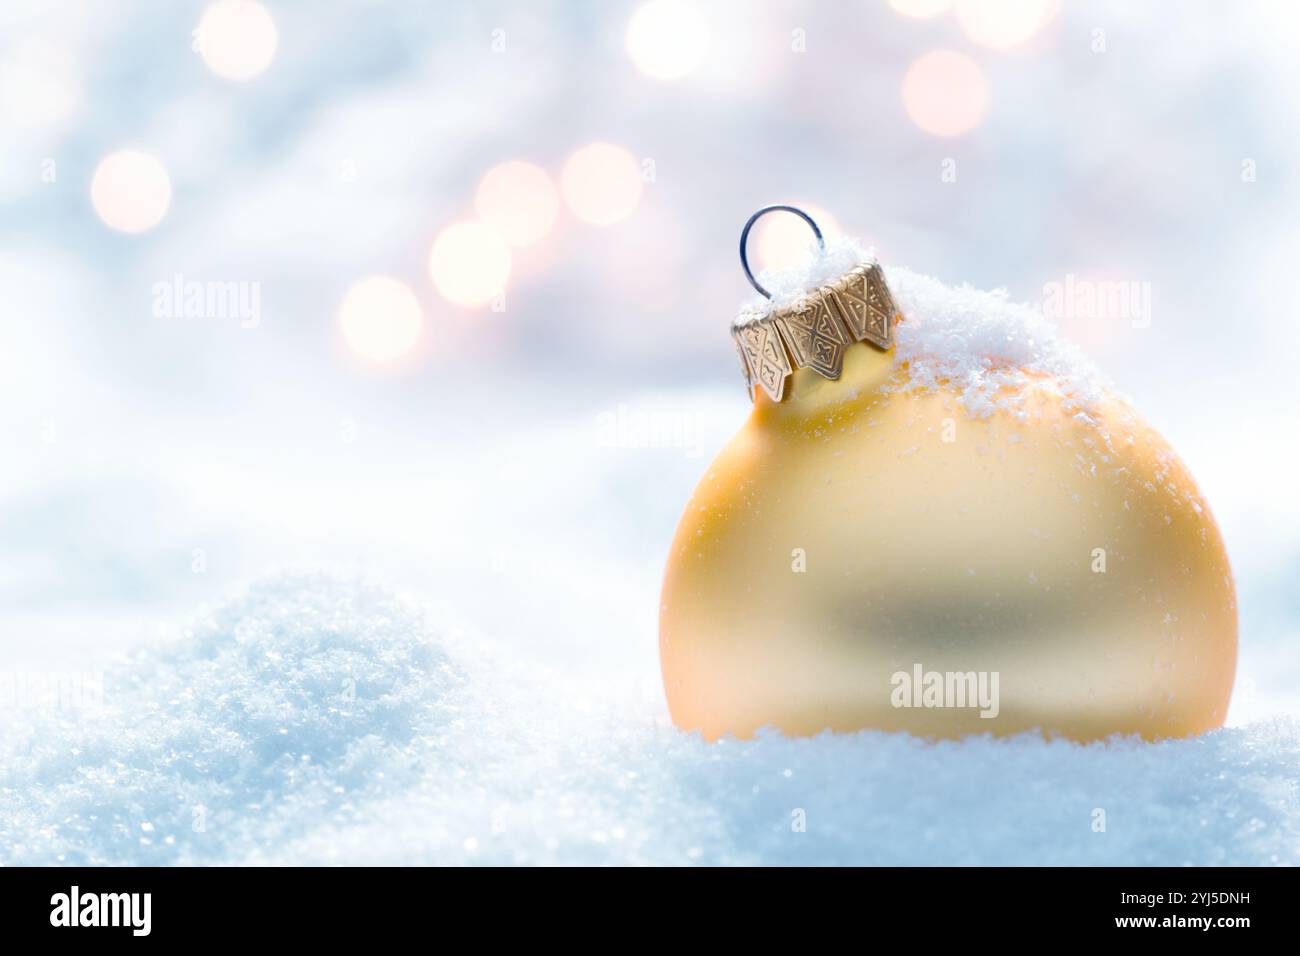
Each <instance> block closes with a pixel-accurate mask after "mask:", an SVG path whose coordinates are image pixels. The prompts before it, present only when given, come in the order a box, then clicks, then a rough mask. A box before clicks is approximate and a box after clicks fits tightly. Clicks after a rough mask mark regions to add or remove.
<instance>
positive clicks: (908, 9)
mask: <svg viewBox="0 0 1300 956" xmlns="http://www.w3.org/2000/svg"><path fill="white" fill-rule="evenodd" d="M889 5H890V6H891V7H893V8H894V9H895V10H896V11H897V12H898V13H901V14H903V15H904V16H907V17H916V18H917V19H918V20H928V19H930V18H931V17H937V16H938V15H939V14H941V13H944V12H945V11H947V10H948V9H950V8H951V7H952V0H889Z"/></svg>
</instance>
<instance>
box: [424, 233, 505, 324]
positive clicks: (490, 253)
mask: <svg viewBox="0 0 1300 956" xmlns="http://www.w3.org/2000/svg"><path fill="white" fill-rule="evenodd" d="M510 264H511V258H510V247H509V246H508V245H506V241H505V240H504V239H503V238H501V234H500V233H498V232H497V231H496V230H495V229H493V228H492V227H491V226H487V225H484V224H483V223H481V222H458V223H456V224H455V225H451V226H448V227H447V228H446V229H444V230H443V231H442V232H440V233H439V234H438V238H437V239H435V240H434V241H433V249H432V250H431V251H430V252H429V276H430V278H432V279H433V284H434V285H435V286H437V288H438V292H439V294H441V295H442V297H443V298H444V299H446V300H447V301H448V302H453V303H455V304H456V305H465V306H480V305H486V304H487V303H488V302H491V301H492V300H493V299H494V298H496V297H497V296H498V295H499V294H500V293H501V292H502V291H504V289H505V286H506V280H507V279H509V278H510Z"/></svg>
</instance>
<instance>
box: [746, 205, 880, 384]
mask: <svg viewBox="0 0 1300 956" xmlns="http://www.w3.org/2000/svg"><path fill="white" fill-rule="evenodd" d="M778 210H780V211H783V212H791V213H794V214H795V215H796V216H799V217H800V218H801V219H803V221H804V222H806V223H808V225H809V227H810V228H811V229H812V231H813V235H815V236H816V237H817V243H818V246H819V247H820V249H821V250H822V252H825V250H826V240H825V238H824V237H823V236H822V231H821V229H819V228H818V227H817V223H816V222H814V221H813V218H812V217H811V216H809V215H808V214H807V213H806V212H804V211H803V210H802V209H799V208H797V207H795V206H787V205H774V206H764V207H763V208H762V209H760V210H758V212H756V213H754V214H753V215H752V216H750V217H749V221H748V222H746V223H745V228H744V229H742V230H741V233H740V264H741V267H742V268H743V269H744V270H745V278H747V279H748V280H749V284H750V285H752V286H753V287H754V288H755V289H757V290H758V292H759V294H760V295H762V296H763V297H764V298H766V299H769V300H770V299H771V298H772V294H771V293H770V292H768V291H767V290H766V289H764V288H763V287H762V286H761V285H759V283H758V280H757V279H755V278H754V273H753V272H751V271H750V268H749V254H748V252H747V251H746V244H747V243H748V241H749V231H750V229H752V228H753V226H754V223H755V222H757V221H758V219H759V218H760V217H761V216H764V215H766V214H767V213H769V212H775V211H778ZM900 318H902V316H901V315H899V312H898V307H897V306H896V305H895V304H894V297H893V296H892V295H890V293H889V287H888V286H887V285H886V284H885V274H884V272H883V270H881V268H880V263H878V262H876V261H875V260H874V259H867V260H865V261H863V262H860V263H858V264H857V265H856V266H854V267H853V268H852V269H850V270H849V271H848V272H846V273H844V274H843V275H841V276H840V277H839V278H837V279H836V280H835V281H833V282H830V283H828V284H826V285H822V286H820V287H818V288H816V289H812V290H809V291H807V292H805V293H804V294H803V295H802V296H800V297H799V298H797V299H795V300H794V301H792V302H790V303H789V304H785V305H781V306H769V307H768V308H766V309H748V310H745V311H742V312H741V313H740V314H739V315H738V316H736V319H735V321H733V322H732V323H731V337H732V340H733V341H734V342H735V344H736V351H737V353H738V354H739V355H740V365H741V369H742V371H743V372H744V374H745V387H746V390H747V391H748V392H749V396H750V399H751V400H753V399H754V398H755V397H756V393H755V391H754V387H755V386H756V385H757V386H758V387H760V388H762V389H763V391H764V392H766V393H767V396H768V398H770V399H772V401H774V402H779V401H781V399H782V397H783V396H784V394H785V382H786V379H787V378H788V377H789V376H790V375H791V374H792V373H793V372H794V370H796V369H801V368H810V369H812V370H813V371H815V372H816V373H817V374H818V375H821V376H822V377H823V378H826V379H830V380H831V381H834V380H836V379H838V378H839V377H840V373H841V371H842V370H843V368H844V352H845V350H846V349H848V348H849V347H850V346H852V345H853V344H854V343H856V342H867V343H870V344H871V345H873V346H875V347H877V348H879V349H882V350H886V351H887V350H889V349H891V348H893V346H894V324H895V323H896V322H897V321H898V320H899V319H900Z"/></svg>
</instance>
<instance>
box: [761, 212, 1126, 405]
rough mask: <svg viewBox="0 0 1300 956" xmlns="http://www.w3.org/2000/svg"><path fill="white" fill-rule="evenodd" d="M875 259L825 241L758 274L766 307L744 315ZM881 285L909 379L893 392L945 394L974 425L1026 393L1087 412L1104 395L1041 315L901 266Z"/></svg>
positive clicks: (1000, 293)
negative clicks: (791, 262) (803, 256)
mask: <svg viewBox="0 0 1300 956" xmlns="http://www.w3.org/2000/svg"><path fill="white" fill-rule="evenodd" d="M871 258H873V256H872V252H871V250H869V249H863V248H862V247H861V246H860V245H859V244H858V243H857V242H856V241H855V240H853V239H851V238H839V239H831V240H828V241H827V243H826V248H825V250H824V251H820V252H818V253H817V254H815V255H814V256H812V257H811V259H810V260H809V261H808V263H807V264H806V265H805V266H804V267H803V268H802V269H789V270H781V271H771V272H763V273H760V275H759V277H758V278H759V282H760V283H761V284H762V285H763V286H764V287H765V288H766V289H767V290H768V291H769V292H771V293H772V298H771V299H764V298H759V297H755V298H754V299H751V300H750V301H748V302H746V303H745V304H744V305H743V306H742V307H741V309H740V312H741V314H743V315H746V316H764V315H767V314H769V313H771V312H772V311H773V310H775V309H779V308H785V307H788V306H791V305H797V304H798V303H800V302H801V301H802V300H803V299H804V298H805V297H806V296H807V295H808V293H809V292H812V291H813V290H815V289H817V288H818V287H820V286H823V285H827V284H829V283H831V282H834V281H835V280H836V279H838V278H839V277H840V276H842V275H844V273H846V272H848V271H849V270H850V269H852V268H853V267H854V266H856V265H858V264H860V263H862V262H864V261H866V260H869V259H871ZM885 277H886V279H887V281H888V283H889V288H890V292H891V293H892V294H893V296H894V300H895V302H896V303H897V305H898V308H899V311H900V312H901V313H902V315H903V321H902V322H899V323H898V325H897V326H896V327H895V330H894V335H895V344H894V348H895V353H896V355H897V357H898V361H899V364H900V367H901V368H902V369H904V370H905V377H903V378H902V379H901V380H900V381H898V382H897V383H896V384H894V385H892V386H891V388H894V389H895V390H899V391H911V390H924V389H931V388H938V387H944V388H948V389H950V390H953V391H955V392H956V395H957V398H958V400H959V401H960V402H961V404H962V405H963V407H965V409H966V411H967V412H968V413H969V414H971V415H973V416H976V417H986V416H988V415H991V414H992V413H993V412H994V411H995V410H996V409H998V408H1006V409H1011V410H1019V409H1021V408H1023V406H1024V398H1025V395H1026V394H1027V393H1028V392H1030V391H1045V392H1048V393H1051V394H1055V395H1057V396H1058V397H1059V398H1060V400H1061V401H1062V402H1063V403H1065V406H1066V407H1067V408H1073V407H1076V406H1078V407H1083V408H1087V407H1090V406H1091V405H1092V404H1093V403H1094V402H1096V401H1098V400H1100V399H1101V398H1102V397H1103V395H1104V394H1105V392H1106V389H1107V388H1108V383H1107V381H1106V380H1105V378H1104V377H1103V376H1102V375H1101V374H1100V373H1099V372H1098V371H1097V369H1096V368H1095V367H1094V366H1093V365H1092V363H1091V362H1090V361H1088V359H1087V358H1086V357H1085V356H1084V355H1083V353H1082V352H1081V351H1080V350H1079V349H1078V348H1076V347H1075V346H1074V345H1072V344H1071V343H1069V342H1067V341H1065V340H1064V339H1062V338H1061V337H1060V336H1059V335H1058V334H1057V330H1056V327H1055V326H1054V325H1053V324H1052V323H1051V322H1050V321H1048V319H1047V318H1045V317H1044V316H1043V314H1042V312H1041V311H1040V310H1039V309H1038V308H1036V307H1034V306H1032V305H1027V304H1020V303H1015V302H1012V301H1011V300H1010V298H1009V297H1008V295H1007V293H1006V290H1001V289H999V290H995V291H991V292H989V291H982V290H979V289H974V288H972V287H970V286H969V285H962V286H949V285H945V284H944V283H942V282H940V281H939V280H937V279H932V278H930V277H929V276H924V275H920V274H918V273H915V272H911V271H909V270H907V269H903V268H901V267H898V266H890V267H886V268H885Z"/></svg>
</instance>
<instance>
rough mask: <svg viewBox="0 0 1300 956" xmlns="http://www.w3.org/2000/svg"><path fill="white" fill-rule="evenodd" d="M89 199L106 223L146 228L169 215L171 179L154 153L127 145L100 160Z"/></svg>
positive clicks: (139, 229) (122, 229)
mask: <svg viewBox="0 0 1300 956" xmlns="http://www.w3.org/2000/svg"><path fill="white" fill-rule="evenodd" d="M90 201H91V203H93V204H94V206H95V212H97V213H98V214H99V218H100V219H102V220H104V224H105V225H107V226H110V227H112V228H113V229H116V230H118V231H119V232H131V233H135V232H144V231H145V230H146V229H152V228H153V227H154V226H156V225H158V223H160V222H161V221H162V218H163V216H165V215H167V207H168V206H170V205H171V201H172V183H171V178H170V177H169V176H168V175H167V170H166V169H165V168H164V167H163V164H162V163H160V162H159V161H158V160H157V159H155V158H154V157H153V156H150V155H149V154H148V153H142V152H139V151H138V150H133V149H124V150H119V151H118V152H116V153H110V154H109V155H108V156H105V157H104V158H103V159H102V160H100V163H99V166H97V167H96V168H95V175H94V177H93V178H92V179H91V181H90Z"/></svg>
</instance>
